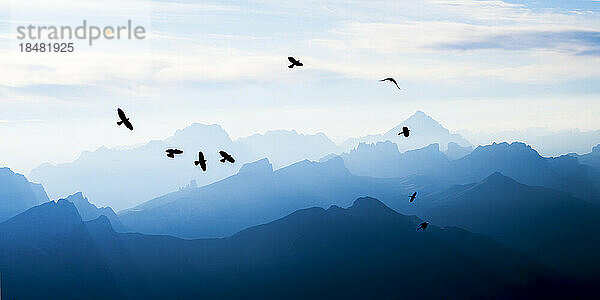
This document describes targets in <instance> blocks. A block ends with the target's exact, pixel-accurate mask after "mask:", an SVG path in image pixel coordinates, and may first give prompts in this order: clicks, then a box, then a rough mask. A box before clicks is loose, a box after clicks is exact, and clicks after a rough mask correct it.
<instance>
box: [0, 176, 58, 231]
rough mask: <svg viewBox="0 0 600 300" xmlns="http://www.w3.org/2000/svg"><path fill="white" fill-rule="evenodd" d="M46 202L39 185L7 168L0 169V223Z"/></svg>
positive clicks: (44, 193) (45, 196)
mask: <svg viewBox="0 0 600 300" xmlns="http://www.w3.org/2000/svg"><path fill="white" fill-rule="evenodd" d="M47 201H49V199H48V195H46V192H45V191H44V188H43V187H42V185H41V184H37V183H32V182H29V181H28V180H27V178H25V176H23V175H21V174H17V173H15V172H13V171H11V170H10V169H9V168H0V222H2V221H4V220H7V219H9V218H11V217H13V216H15V215H17V214H19V213H22V212H24V211H25V210H27V209H28V208H31V207H33V206H35V205H38V204H40V203H43V202H47Z"/></svg>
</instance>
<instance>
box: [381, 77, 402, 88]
mask: <svg viewBox="0 0 600 300" xmlns="http://www.w3.org/2000/svg"><path fill="white" fill-rule="evenodd" d="M379 81H390V82H392V83H393V84H395V85H396V87H397V88H398V89H399V90H402V89H401V88H400V86H398V82H396V79H394V78H392V77H388V78H385V79H381V80H379Z"/></svg>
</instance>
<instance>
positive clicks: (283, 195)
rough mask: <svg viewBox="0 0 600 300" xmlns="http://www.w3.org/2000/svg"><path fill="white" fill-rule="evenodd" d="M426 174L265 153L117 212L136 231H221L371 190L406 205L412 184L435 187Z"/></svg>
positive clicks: (342, 203)
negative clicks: (229, 172) (386, 173)
mask: <svg viewBox="0 0 600 300" xmlns="http://www.w3.org/2000/svg"><path fill="white" fill-rule="evenodd" d="M428 184H429V183H428V182H427V181H426V180H421V182H419V181H418V180H413V178H407V179H397V178H390V179H384V178H372V177H364V176H356V175H353V174H351V173H350V172H349V171H348V169H346V167H345V166H344V162H343V160H342V159H341V158H339V157H335V158H332V159H330V160H328V161H326V162H322V163H318V162H311V161H308V160H305V161H301V162H298V163H295V164H293V165H291V166H288V167H285V168H282V169H279V170H276V171H273V169H272V166H271V164H270V163H269V161H268V160H267V159H262V160H259V161H257V162H254V163H251V164H246V165H244V166H243V167H242V169H241V170H240V172H239V173H238V174H236V175H234V176H231V177H229V178H227V179H224V180H222V181H219V182H216V183H213V184H210V185H208V186H204V187H200V188H197V189H185V190H181V191H177V192H174V193H171V194H167V195H164V196H162V197H158V198H156V199H153V200H150V201H148V202H146V203H143V204H141V205H139V206H136V207H134V208H133V209H129V210H127V211H123V212H120V213H119V218H120V219H121V222H123V224H124V225H125V226H126V227H127V228H128V229H130V230H132V231H134V232H142V233H149V234H169V235H175V236H179V237H185V238H199V237H222V236H227V235H230V234H233V233H235V232H237V231H239V230H241V229H243V228H246V227H248V226H252V225H257V224H261V223H265V222H269V221H272V220H275V219H277V218H281V217H283V216H285V215H287V214H289V213H291V212H293V211H295V210H298V209H301V208H307V207H312V206H318V207H329V206H330V205H340V206H347V205H350V204H351V203H350V202H348V201H349V200H348V199H354V198H356V197H360V196H365V195H372V196H375V197H378V198H380V199H382V201H384V202H386V203H388V204H389V205H390V206H391V207H393V208H395V209H400V210H401V209H402V208H404V207H407V206H408V201H407V200H406V199H407V196H408V195H409V192H410V193H412V189H413V188H416V187H419V189H421V190H424V191H426V190H428V189H432V188H434V186H432V185H428Z"/></svg>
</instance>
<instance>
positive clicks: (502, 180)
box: [477, 172, 519, 187]
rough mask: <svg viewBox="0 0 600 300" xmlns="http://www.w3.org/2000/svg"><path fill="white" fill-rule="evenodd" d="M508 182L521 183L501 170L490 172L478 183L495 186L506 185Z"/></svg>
mask: <svg viewBox="0 0 600 300" xmlns="http://www.w3.org/2000/svg"><path fill="white" fill-rule="evenodd" d="M507 184H510V185H512V184H519V183H518V182H517V181H515V180H514V179H512V178H510V177H508V176H504V175H503V174H502V173H501V172H494V173H492V174H490V175H489V176H488V177H486V178H485V179H483V180H482V181H481V182H480V183H479V184H477V185H492V186H494V187H498V186H505V185H507Z"/></svg>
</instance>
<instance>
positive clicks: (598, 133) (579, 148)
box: [460, 128, 600, 156]
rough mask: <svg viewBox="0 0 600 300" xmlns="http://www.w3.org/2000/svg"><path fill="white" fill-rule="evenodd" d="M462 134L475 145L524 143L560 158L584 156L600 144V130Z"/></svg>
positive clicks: (535, 129)
mask: <svg viewBox="0 0 600 300" xmlns="http://www.w3.org/2000/svg"><path fill="white" fill-rule="evenodd" d="M460 133H461V134H462V135H463V136H464V137H466V138H467V139H469V141H471V142H473V144H475V145H487V144H490V143H492V142H494V141H496V142H499V141H506V142H509V143H510V142H515V141H522V142H525V143H527V144H528V145H531V146H532V147H534V148H535V149H537V150H538V151H539V153H540V154H541V155H543V156H558V155H563V154H567V153H571V152H576V153H579V154H583V153H587V152H588V151H590V149H591V148H592V147H593V146H594V145H597V144H598V143H600V130H592V131H581V130H579V129H569V130H561V131H558V132H555V131H552V130H550V129H548V128H529V129H527V130H512V131H504V132H498V133H489V134H487V133H485V134H484V133H481V134H475V133H472V132H468V131H461V132H460Z"/></svg>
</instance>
